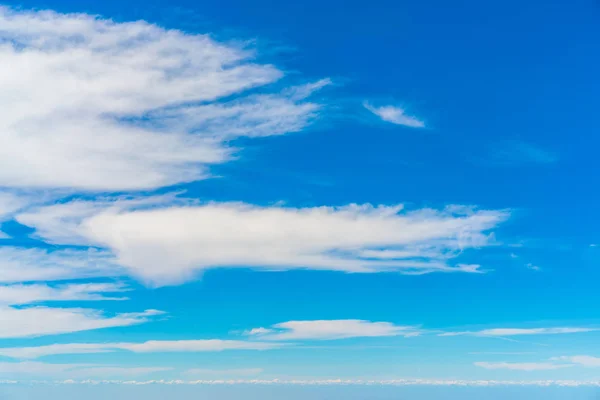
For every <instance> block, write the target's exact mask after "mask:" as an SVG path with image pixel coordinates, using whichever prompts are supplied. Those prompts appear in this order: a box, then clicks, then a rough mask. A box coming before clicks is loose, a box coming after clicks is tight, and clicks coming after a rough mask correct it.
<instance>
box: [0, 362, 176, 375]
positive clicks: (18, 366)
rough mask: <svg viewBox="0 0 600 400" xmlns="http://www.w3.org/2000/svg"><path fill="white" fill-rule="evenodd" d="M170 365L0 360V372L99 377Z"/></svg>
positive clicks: (147, 371)
mask: <svg viewBox="0 0 600 400" xmlns="http://www.w3.org/2000/svg"><path fill="white" fill-rule="evenodd" d="M172 369H173V368H170V367H123V366H118V365H110V364H109V365H102V364H50V363H42V362H36V361H24V362H16V363H14V362H0V373H2V375H3V376H5V377H12V378H23V377H26V378H28V379H30V378H43V379H48V378H52V379H67V378H68V379H85V378H87V379H89V378H94V379H101V378H111V377H112V378H122V377H124V376H131V377H137V376H143V375H148V374H151V373H155V372H164V371H169V370H172Z"/></svg>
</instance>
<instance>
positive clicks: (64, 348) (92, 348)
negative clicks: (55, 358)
mask: <svg viewBox="0 0 600 400" xmlns="http://www.w3.org/2000/svg"><path fill="white" fill-rule="evenodd" d="M283 346H284V345H282V344H278V343H266V342H257V341H254V342H250V341H244V340H221V339H205V340H149V341H146V342H141V343H127V342H124V343H63V344H52V345H47V346H37V347H3V348H0V356H5V357H11V358H17V359H34V358H39V357H44V356H50V355H57V354H91V353H108V352H114V351H117V350H125V351H131V352H134V353H176V352H220V351H227V350H254V351H262V350H271V349H278V348H281V347H283Z"/></svg>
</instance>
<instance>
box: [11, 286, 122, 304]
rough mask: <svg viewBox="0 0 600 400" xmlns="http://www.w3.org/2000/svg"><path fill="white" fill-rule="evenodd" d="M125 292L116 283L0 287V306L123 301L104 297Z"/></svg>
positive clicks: (117, 298)
mask: <svg viewBox="0 0 600 400" xmlns="http://www.w3.org/2000/svg"><path fill="white" fill-rule="evenodd" d="M125 290H127V288H126V287H125V286H123V285H122V284H118V283H72V284H63V285H56V286H49V285H46V284H27V285H23V284H18V285H0V305H23V304H31V303H37V302H46V301H73V300H78V301H92V300H125V299H126V298H124V297H110V296H104V295H103V293H116V292H123V291H125Z"/></svg>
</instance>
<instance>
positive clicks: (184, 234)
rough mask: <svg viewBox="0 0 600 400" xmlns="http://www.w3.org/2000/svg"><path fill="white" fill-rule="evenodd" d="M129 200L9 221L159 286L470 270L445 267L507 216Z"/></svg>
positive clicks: (481, 242) (453, 210) (41, 211)
mask: <svg viewBox="0 0 600 400" xmlns="http://www.w3.org/2000/svg"><path fill="white" fill-rule="evenodd" d="M131 201H133V203H131ZM145 201H146V202H148V203H149V204H150V203H152V201H151V200H150V199H148V198H146V199H145ZM99 204H100V205H99ZM137 204H138V203H135V201H134V200H130V202H121V201H119V200H117V201H115V202H112V203H110V202H105V203H94V202H91V203H90V202H84V201H74V202H71V203H64V204H60V205H57V206H49V207H41V208H36V209H32V210H30V211H29V212H28V213H27V214H23V215H21V216H18V217H17V219H18V220H19V221H20V222H21V223H24V224H26V225H29V226H31V227H34V228H36V229H37V234H38V235H39V236H40V237H41V238H43V239H44V240H47V241H50V242H52V243H56V244H73V243H78V244H87V245H95V246H99V247H103V248H105V249H107V250H109V251H111V252H112V253H113V254H114V255H115V256H116V258H117V260H118V262H119V263H120V264H121V265H123V266H125V267H126V268H128V269H129V271H130V273H131V274H132V275H134V276H137V277H139V278H141V279H142V280H144V281H146V282H148V283H151V284H153V285H164V284H174V283H179V282H182V281H184V280H186V279H189V278H191V277H193V276H194V275H195V273H197V272H199V271H202V270H204V269H207V268H217V267H239V266H249V267H255V268H263V269H269V270H277V269H281V270H285V269H294V268H307V269H321V270H336V271H345V272H381V271H400V272H404V273H412V274H422V273H428V272H434V271H442V272H456V271H459V272H477V271H478V266H477V265H467V264H457V263H456V262H450V261H451V259H453V258H455V257H456V256H458V255H459V254H460V253H461V252H463V251H465V250H468V249H471V248H476V247H481V246H486V245H488V244H489V242H490V235H489V231H490V230H491V229H493V228H495V227H496V226H497V225H498V224H500V223H501V222H502V221H503V220H504V219H506V218H507V216H508V213H507V212H505V211H489V210H474V209H471V208H466V207H456V206H453V207H448V208H446V209H443V210H433V209H419V210H414V211H405V210H403V207H402V206H379V207H374V206H371V205H348V206H343V207H314V208H292V207H259V206H253V205H248V204H242V203H224V204H223V203H220V204H219V203H209V204H204V205H187V206H181V205H179V206H172V207H168V206H166V205H162V206H161V205H158V206H156V207H151V208H144V209H139V208H137ZM82 210H84V211H83V212H82Z"/></svg>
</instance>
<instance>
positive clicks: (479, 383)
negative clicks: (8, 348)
mask: <svg viewBox="0 0 600 400" xmlns="http://www.w3.org/2000/svg"><path fill="white" fill-rule="evenodd" d="M0 382H1V381H0ZM9 382H13V381H9ZM13 383H14V382H13ZM53 383H54V384H66V385H73V384H80V385H96V384H115V385H278V386H279V385H302V386H307V385H310V386H338V385H341V386H347V385H355V386H362V385H367V386H373V385H381V386H459V387H465V386H470V387H490V386H491V387H496V386H537V387H549V386H553V387H600V381H598V380H588V381H584V380H552V379H545V380H529V381H526V380H518V381H509V380H503V381H498V380H485V379H482V380H465V379H340V378H338V379H289V378H288V379H280V378H275V379H204V380H193V381H186V380H181V379H177V380H165V379H159V380H146V381H138V380H127V381H124V380H89V379H87V380H82V381H74V380H66V381H54V382H53Z"/></svg>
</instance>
